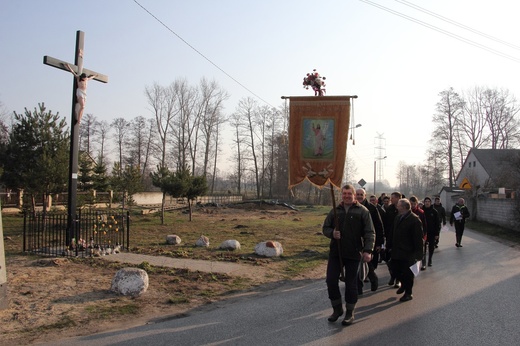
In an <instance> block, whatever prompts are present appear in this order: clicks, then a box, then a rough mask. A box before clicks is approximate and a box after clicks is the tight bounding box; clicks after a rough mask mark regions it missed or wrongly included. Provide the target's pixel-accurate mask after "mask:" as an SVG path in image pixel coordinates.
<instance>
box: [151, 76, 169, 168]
mask: <svg viewBox="0 0 520 346" xmlns="http://www.w3.org/2000/svg"><path fill="white" fill-rule="evenodd" d="M145 95H146V98H147V101H148V105H149V106H150V107H151V110H152V113H153V115H154V117H155V125H156V126H157V134H158V135H159V141H160V147H159V166H160V167H167V165H166V157H167V151H168V142H169V141H168V135H169V134H170V130H171V126H172V124H173V121H172V120H173V118H174V117H175V115H176V112H177V111H176V109H175V97H176V95H175V93H174V92H173V86H172V85H170V87H168V88H164V87H162V86H160V85H159V84H157V83H154V85H153V86H151V87H146V88H145Z"/></svg>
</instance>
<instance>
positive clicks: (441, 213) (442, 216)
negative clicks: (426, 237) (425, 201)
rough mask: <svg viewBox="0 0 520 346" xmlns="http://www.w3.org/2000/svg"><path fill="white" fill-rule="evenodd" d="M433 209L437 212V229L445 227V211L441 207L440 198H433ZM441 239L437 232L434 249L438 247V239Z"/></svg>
mask: <svg viewBox="0 0 520 346" xmlns="http://www.w3.org/2000/svg"><path fill="white" fill-rule="evenodd" d="M433 207H434V208H435V210H437V213H438V214H439V228H440V227H442V226H446V209H444V207H443V206H442V203H441V199H440V197H435V200H434V203H433ZM440 237H441V234H440V232H439V237H438V238H437V240H436V241H435V248H438V247H439V239H440Z"/></svg>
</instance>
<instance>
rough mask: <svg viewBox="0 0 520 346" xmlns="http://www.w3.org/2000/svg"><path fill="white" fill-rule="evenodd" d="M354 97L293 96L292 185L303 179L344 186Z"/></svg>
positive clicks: (290, 148)
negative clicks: (351, 104) (344, 170)
mask: <svg viewBox="0 0 520 346" xmlns="http://www.w3.org/2000/svg"><path fill="white" fill-rule="evenodd" d="M350 98H351V96H311V97H292V96H291V97H290V98H289V100H290V106H289V112H290V115H289V188H292V187H293V186H295V185H298V184H300V183H301V182H303V181H304V180H306V179H307V180H308V181H310V182H311V183H312V184H314V185H316V186H318V187H322V186H324V185H326V184H328V183H332V184H333V185H335V186H336V187H338V188H341V181H342V178H343V168H344V166H345V158H346V154H347V140H348V130H349V123H350Z"/></svg>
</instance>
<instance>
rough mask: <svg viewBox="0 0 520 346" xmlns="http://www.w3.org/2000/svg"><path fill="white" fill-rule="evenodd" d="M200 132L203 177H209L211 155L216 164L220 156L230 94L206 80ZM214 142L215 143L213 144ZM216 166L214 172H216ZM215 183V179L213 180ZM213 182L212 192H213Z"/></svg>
mask: <svg viewBox="0 0 520 346" xmlns="http://www.w3.org/2000/svg"><path fill="white" fill-rule="evenodd" d="M199 88H200V101H199V102H200V103H199V104H200V106H199V109H200V131H201V137H200V139H201V142H202V145H203V150H204V159H203V163H202V175H204V176H207V175H208V170H209V166H210V164H211V163H210V160H211V153H212V152H213V155H214V163H216V161H217V154H218V139H219V138H218V136H219V133H218V130H219V125H220V124H222V123H223V122H224V121H225V119H224V117H223V116H222V109H223V102H224V101H225V100H227V99H228V98H229V94H228V93H227V92H226V91H225V90H224V89H222V88H220V87H219V85H218V84H217V82H215V81H212V82H210V83H209V82H208V81H207V80H206V79H204V78H203V79H202V80H201V81H200V85H199ZM213 142H214V143H213ZM215 169H216V167H215V164H214V165H213V172H215ZM213 182H214V179H213ZM213 182H212V184H211V191H213Z"/></svg>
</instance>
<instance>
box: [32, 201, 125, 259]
mask: <svg viewBox="0 0 520 346" xmlns="http://www.w3.org/2000/svg"><path fill="white" fill-rule="evenodd" d="M67 224H68V217H67V214H64V213H51V212H46V213H43V212H40V213H30V212H26V213H24V222H23V251H24V252H31V253H35V254H40V255H48V256H79V257H89V256H103V255H108V254H112V253H117V252H120V251H122V250H123V249H128V247H129V244H130V217H129V212H128V211H127V212H121V211H117V210H113V211H112V210H107V211H99V210H80V211H79V212H78V214H77V217H76V220H75V222H74V227H72V228H73V229H72V230H71V231H70V230H69V231H68V227H67ZM69 232H70V234H68V233H69Z"/></svg>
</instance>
